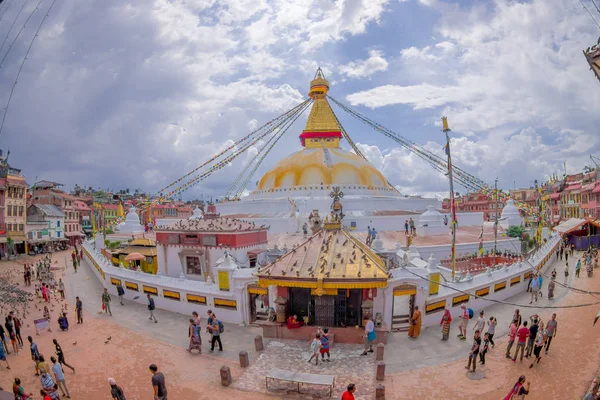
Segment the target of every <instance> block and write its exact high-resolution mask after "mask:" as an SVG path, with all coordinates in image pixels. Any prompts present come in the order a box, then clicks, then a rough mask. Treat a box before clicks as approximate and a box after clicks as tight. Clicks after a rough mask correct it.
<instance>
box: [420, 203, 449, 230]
mask: <svg viewBox="0 0 600 400" xmlns="http://www.w3.org/2000/svg"><path fill="white" fill-rule="evenodd" d="M419 224H420V225H422V226H425V225H427V226H430V227H433V226H444V216H443V215H442V213H440V212H439V211H437V210H436V209H435V207H434V206H427V211H425V212H424V213H423V214H421V216H420V217H419Z"/></svg>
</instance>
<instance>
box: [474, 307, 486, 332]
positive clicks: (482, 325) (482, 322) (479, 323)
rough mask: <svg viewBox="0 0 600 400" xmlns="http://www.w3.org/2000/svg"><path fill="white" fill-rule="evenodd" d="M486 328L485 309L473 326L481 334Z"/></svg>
mask: <svg viewBox="0 0 600 400" xmlns="http://www.w3.org/2000/svg"><path fill="white" fill-rule="evenodd" d="M484 329H485V318H484V317H483V311H481V312H480V313H479V318H477V321H476V322H475V326H473V330H474V331H475V330H477V331H479V333H480V334H481V332H483V330H484Z"/></svg>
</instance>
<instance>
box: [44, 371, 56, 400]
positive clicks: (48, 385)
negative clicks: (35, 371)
mask: <svg viewBox="0 0 600 400" xmlns="http://www.w3.org/2000/svg"><path fill="white" fill-rule="evenodd" d="M40 381H41V383H42V390H41V392H40V393H43V394H44V395H45V396H46V397H47V398H50V399H52V400H58V399H59V396H58V386H57V385H56V384H55V383H54V381H53V380H52V377H51V376H50V373H49V372H42V376H41V378H40ZM46 397H44V400H45V399H46Z"/></svg>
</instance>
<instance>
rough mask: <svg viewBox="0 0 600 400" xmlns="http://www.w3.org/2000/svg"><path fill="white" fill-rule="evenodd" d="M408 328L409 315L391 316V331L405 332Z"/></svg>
mask: <svg viewBox="0 0 600 400" xmlns="http://www.w3.org/2000/svg"><path fill="white" fill-rule="evenodd" d="M408 328H410V316H409V315H408V314H404V315H394V316H392V331H395V332H407V331H408Z"/></svg>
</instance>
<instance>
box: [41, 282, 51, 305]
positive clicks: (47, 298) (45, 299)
mask: <svg viewBox="0 0 600 400" xmlns="http://www.w3.org/2000/svg"><path fill="white" fill-rule="evenodd" d="M40 290H41V292H42V297H43V298H44V301H45V302H46V303H48V302H49V301H50V297H49V296H48V287H47V286H46V284H45V283H42V288H41V289H40Z"/></svg>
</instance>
